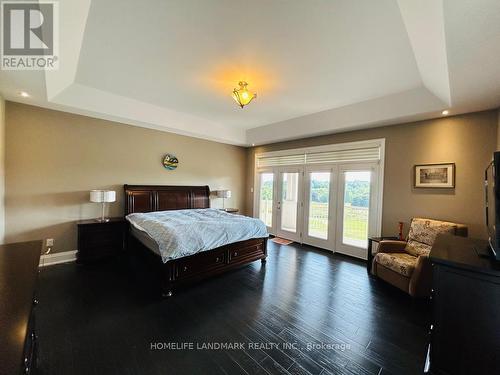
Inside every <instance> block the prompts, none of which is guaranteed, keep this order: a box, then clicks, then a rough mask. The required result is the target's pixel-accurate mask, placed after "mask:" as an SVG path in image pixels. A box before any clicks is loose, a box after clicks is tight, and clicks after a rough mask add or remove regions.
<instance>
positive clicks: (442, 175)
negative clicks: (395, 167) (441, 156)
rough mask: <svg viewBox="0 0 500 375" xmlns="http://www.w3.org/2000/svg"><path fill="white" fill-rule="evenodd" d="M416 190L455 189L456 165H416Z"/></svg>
mask: <svg viewBox="0 0 500 375" xmlns="http://www.w3.org/2000/svg"><path fill="white" fill-rule="evenodd" d="M414 178H415V181H414V187H415V188H438V189H453V188H455V163H446V164H421V165H415V176H414Z"/></svg>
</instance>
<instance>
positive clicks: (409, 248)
mask: <svg viewBox="0 0 500 375" xmlns="http://www.w3.org/2000/svg"><path fill="white" fill-rule="evenodd" d="M431 248H432V246H430V245H427V244H425V243H422V242H418V241H414V240H409V241H408V242H407V243H406V246H405V251H406V252H407V253H409V254H411V255H413V256H414V257H418V256H420V255H427V256H428V255H429V253H430V252H431Z"/></svg>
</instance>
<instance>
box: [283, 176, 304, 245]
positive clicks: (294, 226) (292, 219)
mask: <svg viewBox="0 0 500 375" xmlns="http://www.w3.org/2000/svg"><path fill="white" fill-rule="evenodd" d="M303 172H304V170H303V168H278V169H277V173H276V175H277V176H278V184H277V201H276V203H277V204H276V216H277V220H276V224H277V225H276V235H277V236H278V237H282V238H286V239H289V240H293V241H297V242H302V241H301V240H302V225H301V224H302V221H301V220H300V219H301V218H302V217H303V213H302V212H303V208H304V202H303V195H304V194H303V183H302V179H303V175H304V173H303Z"/></svg>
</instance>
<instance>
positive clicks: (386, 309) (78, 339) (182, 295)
mask: <svg viewBox="0 0 500 375" xmlns="http://www.w3.org/2000/svg"><path fill="white" fill-rule="evenodd" d="M138 263H139V262H138V261H137V260H136V259H134V258H132V257H129V256H124V257H121V258H115V259H112V260H109V261H106V262H101V263H98V264H94V265H90V266H77V265H76V264H64V265H57V266H52V267H47V268H44V269H42V271H41V274H40V281H39V300H40V304H39V306H38V307H37V310H38V311H37V326H38V330H39V336H40V346H39V363H38V366H39V369H40V371H39V374H46V375H48V374H50V375H56V374H63V375H68V374H73V375H77V374H85V375H91V374H106V375H111V374H120V375H126V374H141V375H149V374H267V373H270V374H288V373H291V374H316V375H318V374H322V375H326V374H375V375H377V374H421V373H422V368H423V364H424V356H425V349H426V348H425V346H426V340H427V327H428V314H429V306H428V304H427V302H425V301H415V300H412V299H411V298H410V297H409V296H407V295H405V294H404V293H402V292H400V291H399V290H396V289H394V288H393V287H391V286H389V285H386V284H384V283H383V282H382V281H378V280H376V279H372V278H370V277H369V276H368V275H367V273H366V266H365V263H364V262H362V261H358V260H354V259H351V258H348V257H345V256H341V255H332V254H331V253H329V252H325V251H321V250H317V249H314V248H311V247H308V246H302V247H301V246H299V245H290V246H280V245H277V244H274V243H273V242H271V241H270V242H269V257H268V262H267V264H266V265H262V264H261V263H260V262H254V263H252V264H251V265H249V266H246V267H244V268H242V269H239V270H236V271H233V272H230V273H228V274H226V275H223V276H220V277H217V278H213V279H210V280H208V281H205V282H202V283H199V284H196V285H193V286H191V287H188V288H186V289H184V290H181V291H179V292H177V293H176V294H175V295H174V296H173V297H171V298H169V299H165V300H162V299H160V298H158V290H157V289H156V288H154V287H152V284H151V283H152V281H151V280H150V274H149V273H148V272H147V270H144V269H141V267H140V264H138ZM183 343H185V345H189V343H192V345H193V346H194V347H193V348H192V349H187V350H180V349H177V348H176V346H177V347H180V346H181V345H183ZM209 343H211V344H213V343H225V344H228V343H235V344H236V345H241V346H243V348H240V349H226V350H202V349H201V348H199V347H200V346H201V345H203V344H209ZM266 343H272V344H273V345H268V346H267V347H266V346H265V344H266ZM169 344H170V349H166V348H164V347H165V346H167V345H169ZM155 345H156V348H155V347H154V346H155Z"/></svg>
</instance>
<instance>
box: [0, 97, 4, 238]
mask: <svg viewBox="0 0 500 375" xmlns="http://www.w3.org/2000/svg"><path fill="white" fill-rule="evenodd" d="M4 234H5V100H4V99H3V98H2V97H1V96H0V244H2V243H3V240H4Z"/></svg>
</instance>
